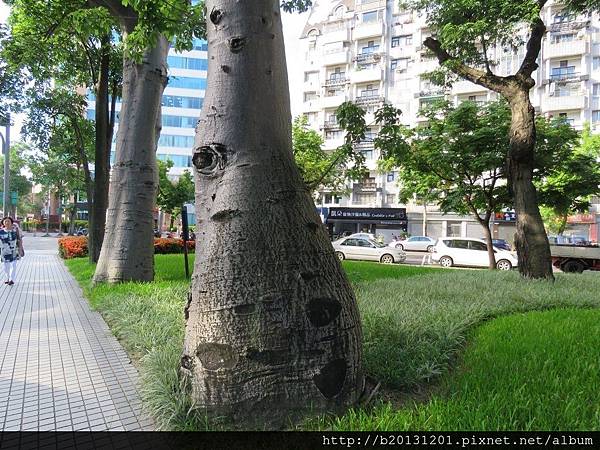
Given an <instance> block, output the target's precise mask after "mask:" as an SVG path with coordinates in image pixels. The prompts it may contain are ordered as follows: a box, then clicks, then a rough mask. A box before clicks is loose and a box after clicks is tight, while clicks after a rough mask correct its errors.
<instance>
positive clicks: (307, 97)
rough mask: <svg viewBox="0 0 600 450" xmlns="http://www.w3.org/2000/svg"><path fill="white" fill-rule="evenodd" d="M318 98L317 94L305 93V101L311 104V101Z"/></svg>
mask: <svg viewBox="0 0 600 450" xmlns="http://www.w3.org/2000/svg"><path fill="white" fill-rule="evenodd" d="M316 98H317V93H316V92H305V93H304V101H305V102H310V101H311V100H315V99H316Z"/></svg>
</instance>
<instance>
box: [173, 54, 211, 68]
mask: <svg viewBox="0 0 600 450" xmlns="http://www.w3.org/2000/svg"><path fill="white" fill-rule="evenodd" d="M167 63H168V64H169V67H172V68H175V69H192V70H207V69H208V60H206V59H198V58H185V57H183V56H169V57H168V58H167Z"/></svg>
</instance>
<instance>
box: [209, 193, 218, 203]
mask: <svg viewBox="0 0 600 450" xmlns="http://www.w3.org/2000/svg"><path fill="white" fill-rule="evenodd" d="M210 198H211V199H212V201H213V202H214V201H215V198H217V194H213V195H211V196H210Z"/></svg>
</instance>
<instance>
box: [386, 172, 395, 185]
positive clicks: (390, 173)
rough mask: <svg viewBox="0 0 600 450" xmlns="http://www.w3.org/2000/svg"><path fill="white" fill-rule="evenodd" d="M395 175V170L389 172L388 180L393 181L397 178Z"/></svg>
mask: <svg viewBox="0 0 600 450" xmlns="http://www.w3.org/2000/svg"><path fill="white" fill-rule="evenodd" d="M394 175H395V174H394V172H389V173H388V174H387V180H388V183H389V182H392V181H394V179H395V176H394Z"/></svg>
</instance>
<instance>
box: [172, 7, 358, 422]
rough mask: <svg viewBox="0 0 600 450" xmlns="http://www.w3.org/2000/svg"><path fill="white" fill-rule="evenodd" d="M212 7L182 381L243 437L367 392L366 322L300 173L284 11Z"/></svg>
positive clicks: (349, 401) (200, 405) (196, 148)
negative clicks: (247, 430)
mask: <svg viewBox="0 0 600 450" xmlns="http://www.w3.org/2000/svg"><path fill="white" fill-rule="evenodd" d="M206 7H207V15H208V20H207V28H208V43H209V50H208V51H209V68H208V89H207V93H206V98H205V100H204V108H203V109H202V113H201V117H200V122H199V129H198V133H197V134H196V142H195V146H194V157H193V161H194V166H195V180H196V215H197V227H196V233H197V234H200V236H198V239H197V243H198V247H197V249H196V263H195V270H194V275H193V278H192V290H191V293H190V296H189V298H188V304H187V306H186V308H185V319H186V329H185V343H184V351H183V356H182V360H181V369H182V375H183V376H184V378H185V379H186V380H188V381H189V383H188V385H189V386H190V387H191V394H192V396H193V398H194V400H195V404H196V405H197V407H198V408H199V409H201V410H203V411H205V412H206V413H207V414H209V416H212V417H225V418H227V419H229V420H232V421H235V422H236V423H237V425H238V426H241V427H244V426H249V425H250V424H253V423H254V424H256V423H258V424H261V425H262V426H267V427H278V426H283V425H287V424H289V422H287V418H288V417H292V418H293V417H297V416H298V415H300V414H304V413H306V412H307V411H311V412H313V413H322V412H324V411H336V412H337V411H343V410H344V409H346V408H347V407H348V406H350V405H353V404H355V403H356V402H357V400H358V399H359V397H360V396H361V394H362V392H363V390H364V377H363V373H362V369H361V356H362V355H361V353H362V331H361V325H360V318H359V313H358V309H357V305H356V300H355V297H354V294H353V292H352V289H351V287H350V284H349V282H348V280H347V278H346V275H345V273H344V271H343V269H342V267H341V265H340V263H339V262H338V261H337V259H336V258H335V255H334V253H333V249H332V247H331V243H330V242H329V239H328V237H327V233H326V231H325V229H324V227H323V225H322V224H321V221H320V219H319V216H318V215H317V212H316V210H315V206H314V203H313V201H312V199H311V197H310V195H309V192H308V191H307V189H306V186H305V185H304V183H303V181H302V178H301V177H300V174H299V171H298V169H297V167H296V165H295V163H294V159H293V154H292V142H291V114H290V106H289V95H288V84H287V71H286V63H285V54H284V44H283V36H282V28H281V17H280V11H279V2H278V0H253V1H251V2H250V1H248V2H238V1H235V0H208V1H207V2H206ZM250 426H251V425H250Z"/></svg>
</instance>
